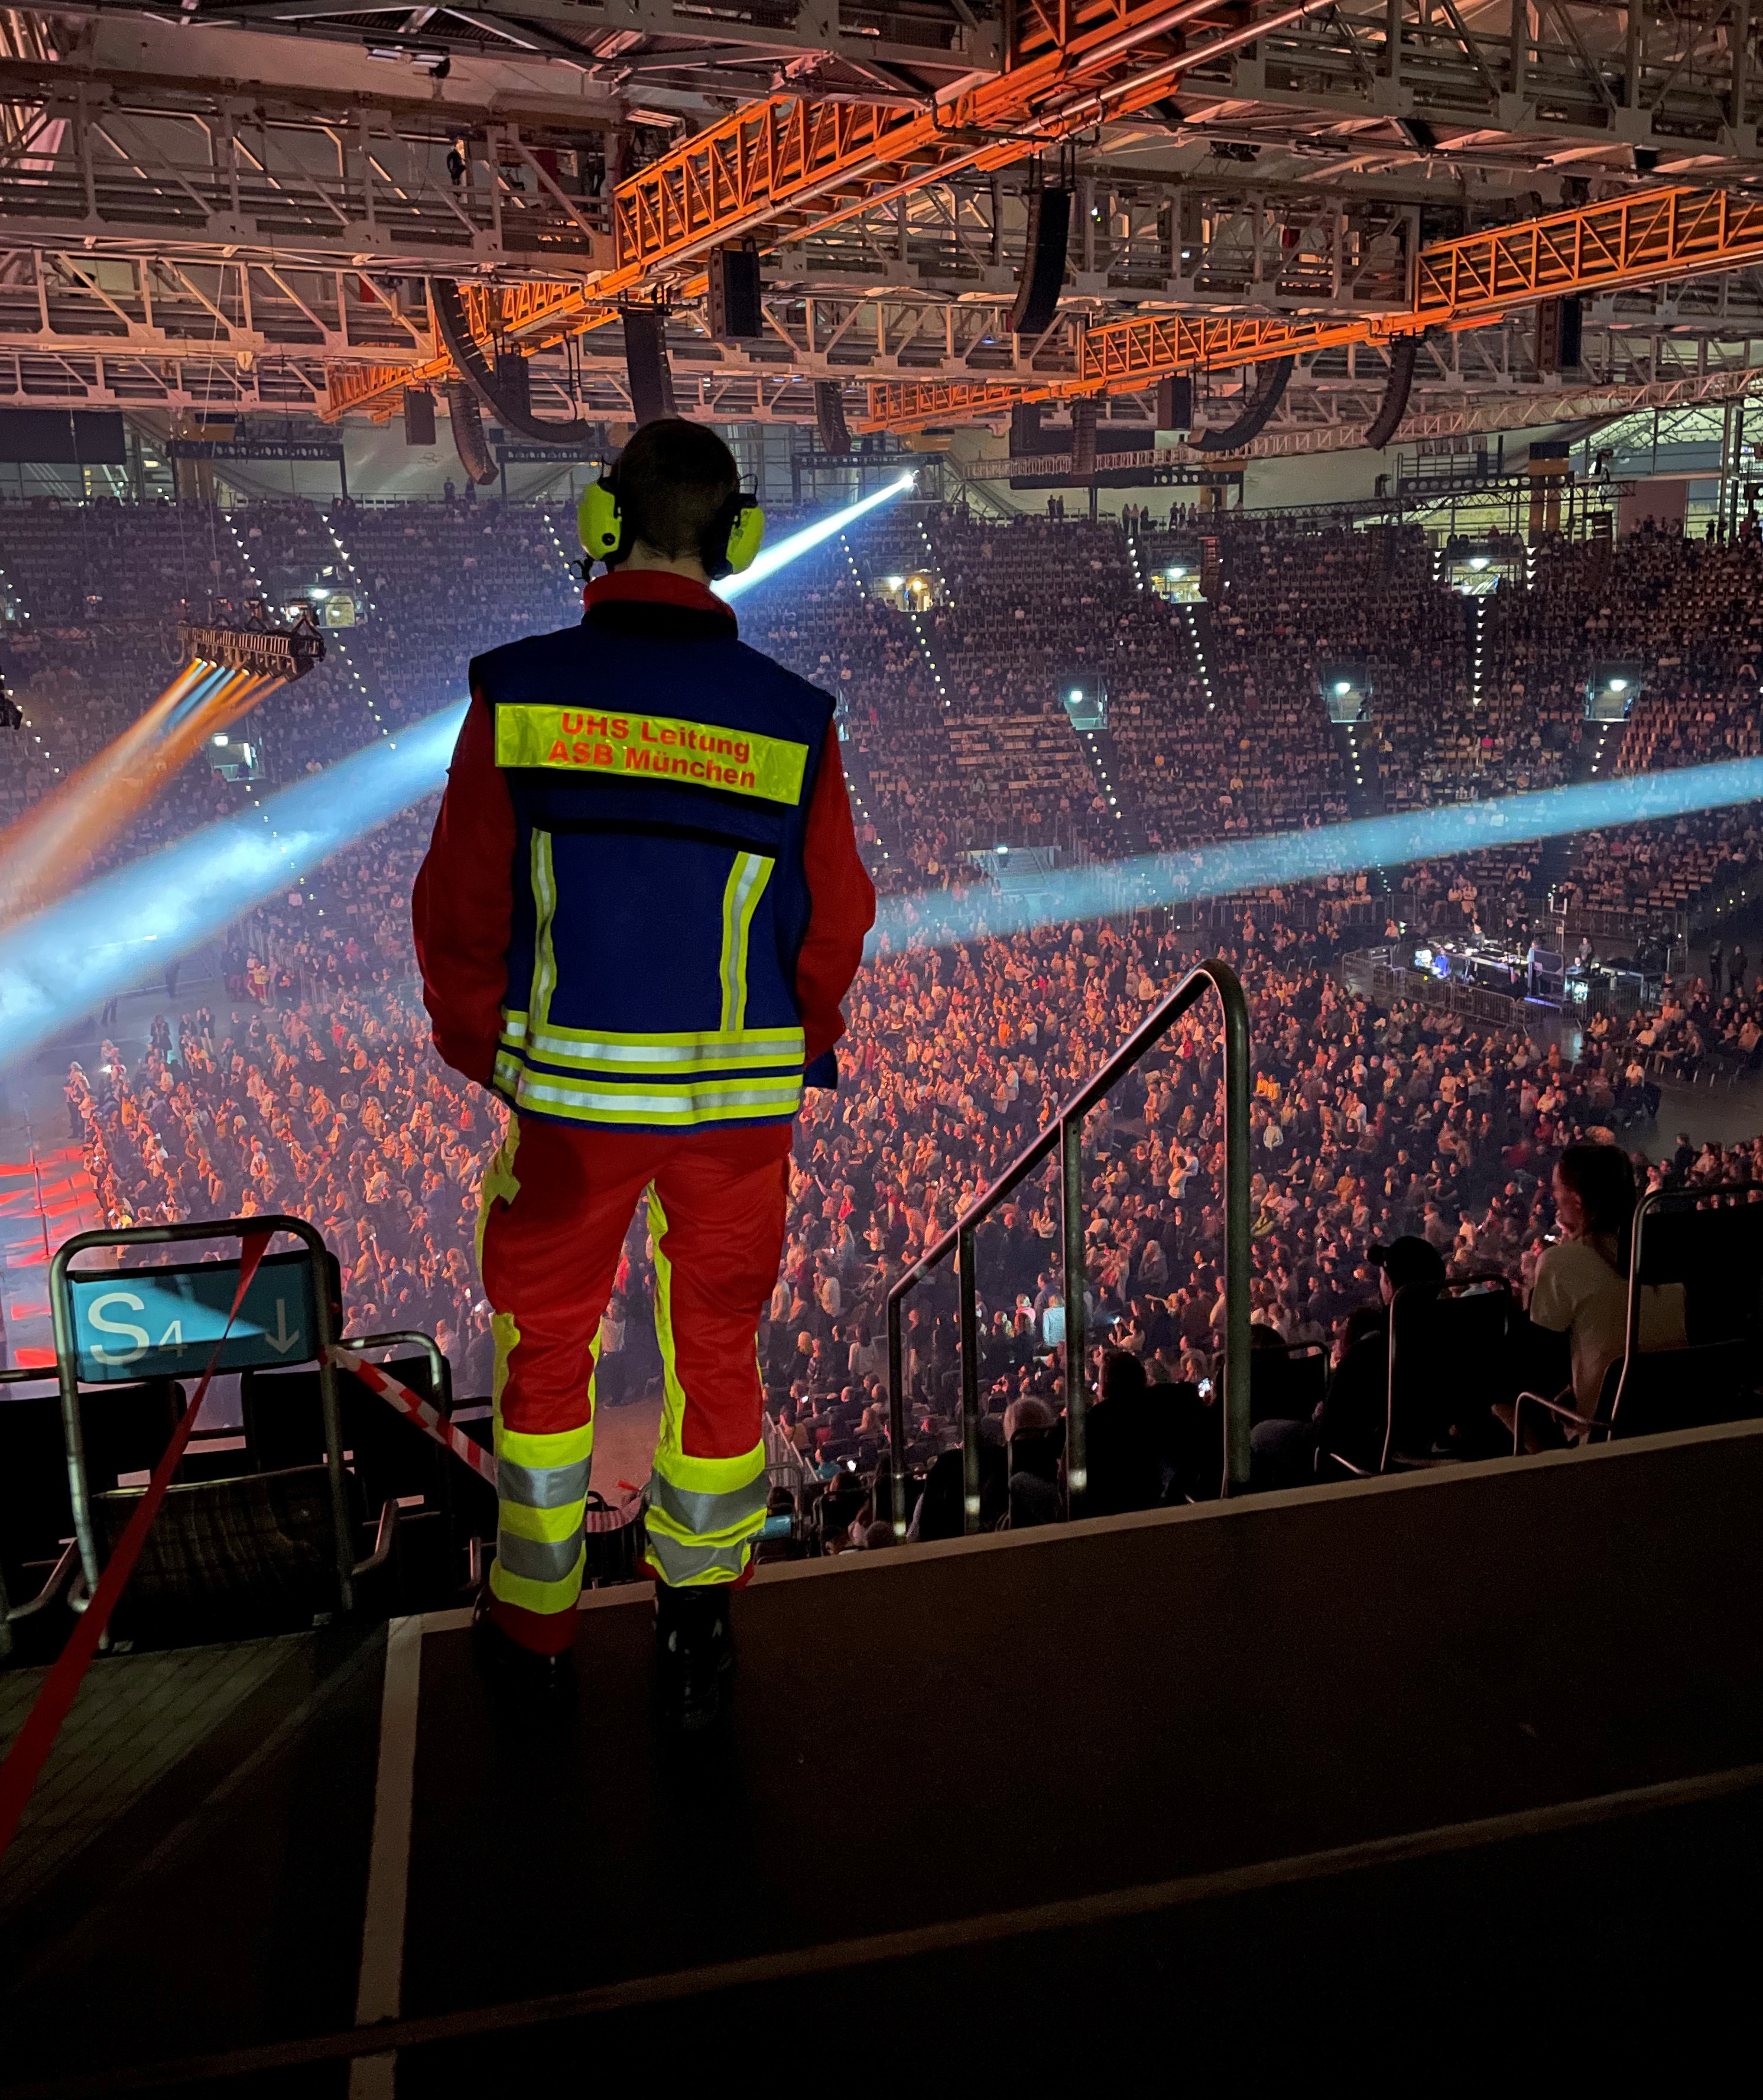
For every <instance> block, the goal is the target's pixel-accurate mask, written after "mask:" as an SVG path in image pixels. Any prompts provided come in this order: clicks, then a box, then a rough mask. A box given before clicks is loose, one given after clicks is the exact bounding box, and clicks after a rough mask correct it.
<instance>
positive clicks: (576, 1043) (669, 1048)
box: [507, 1030, 804, 1070]
mask: <svg viewBox="0 0 1763 2100" xmlns="http://www.w3.org/2000/svg"><path fill="white" fill-rule="evenodd" d="M507 1033H508V1036H509V1041H510V1043H511V1045H512V1043H514V1042H516V1041H522V1042H524V1043H525V1044H526V1047H527V1049H529V1050H530V1051H531V1052H533V1054H534V1055H535V1056H536V1057H553V1058H555V1059H556V1060H557V1061H558V1062H559V1063H561V1064H566V1065H681V1066H683V1067H685V1069H687V1070H690V1069H693V1068H694V1067H696V1066H698V1065H779V1066H781V1067H782V1068H783V1069H784V1070H789V1069H790V1068H791V1066H793V1065H800V1063H801V1061H802V1058H803V1055H804V1040H803V1038H802V1036H801V1035H800V1033H798V1034H796V1035H794V1036H793V1037H791V1039H790V1040H789V1041H788V1042H786V1043H779V1042H778V1041H777V1040H776V1039H772V1040H769V1041H768V1040H766V1039H765V1038H764V1037H760V1038H758V1039H754V1038H752V1037H750V1036H744V1035H731V1036H725V1037H718V1036H714V1035H710V1036H706V1037H705V1038H704V1039H703V1042H702V1043H607V1042H602V1041H600V1040H598V1039H596V1038H594V1037H593V1036H587V1035H557V1034H555V1033H554V1032H551V1031H543V1032H541V1031H540V1030H534V1031H533V1032H532V1033H531V1034H530V1035H522V1036H521V1037H519V1038H516V1037H515V1036H514V1035H513V1030H509V1031H507Z"/></svg>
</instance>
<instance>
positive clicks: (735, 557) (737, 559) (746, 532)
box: [707, 496, 765, 576]
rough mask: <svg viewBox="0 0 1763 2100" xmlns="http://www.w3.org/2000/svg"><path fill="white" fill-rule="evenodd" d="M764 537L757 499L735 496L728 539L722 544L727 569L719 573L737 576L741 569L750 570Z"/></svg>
mask: <svg viewBox="0 0 1763 2100" xmlns="http://www.w3.org/2000/svg"><path fill="white" fill-rule="evenodd" d="M764 541H765V512H764V511H763V510H760V507H759V501H758V499H757V497H756V496H736V497H735V498H734V516H733V517H732V518H730V519H729V531H728V537H727V539H726V540H725V542H724V549H725V552H724V557H723V558H724V559H725V561H726V562H727V563H728V567H727V568H726V569H725V570H723V571H721V573H722V574H723V575H725V576H738V575H739V574H740V573H741V571H742V570H743V569H750V568H751V567H752V566H753V559H754V557H755V556H756V554H758V552H759V550H760V546H761V545H763V544H764ZM707 566H708V565H707Z"/></svg>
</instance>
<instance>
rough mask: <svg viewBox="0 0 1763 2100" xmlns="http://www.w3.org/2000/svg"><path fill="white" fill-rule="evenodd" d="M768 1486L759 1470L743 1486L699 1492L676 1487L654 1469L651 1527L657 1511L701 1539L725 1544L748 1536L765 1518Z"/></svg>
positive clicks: (653, 1527) (706, 1541)
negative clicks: (712, 1491)
mask: <svg viewBox="0 0 1763 2100" xmlns="http://www.w3.org/2000/svg"><path fill="white" fill-rule="evenodd" d="M767 1486H768V1482H767V1480H766V1476H765V1474H764V1473H763V1472H761V1473H760V1475H759V1476H758V1477H757V1479H756V1480H749V1481H748V1482H747V1485H746V1486H745V1487H744V1488H731V1489H729V1490H728V1491H727V1492H726V1493H724V1494H720V1495H711V1494H698V1493H693V1492H692V1491H691V1490H690V1489H686V1488H677V1487H675V1485H673V1483H672V1480H666V1479H663V1476H661V1475H660V1474H659V1473H657V1474H656V1475H655V1477H654V1479H653V1480H651V1481H650V1485H649V1509H650V1518H649V1522H650V1530H651V1531H653V1530H655V1529H656V1526H655V1515H656V1513H657V1512H658V1511H659V1514H660V1515H661V1516H662V1518H663V1520H670V1521H671V1522H672V1524H676V1525H677V1527H678V1528H679V1529H680V1530H681V1531H682V1532H685V1533H686V1534H687V1535H688V1536H689V1537H691V1538H694V1539H696V1540H698V1541H699V1542H700V1543H703V1544H712V1543H714V1544H716V1545H724V1544H728V1543H730V1542H734V1541H737V1540H739V1539H742V1538H751V1537H753V1536H754V1534H755V1533H756V1532H757V1531H758V1530H759V1529H760V1527H761V1526H762V1525H763V1524H764V1523H765V1497H766V1490H767Z"/></svg>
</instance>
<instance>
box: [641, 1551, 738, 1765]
mask: <svg viewBox="0 0 1763 2100" xmlns="http://www.w3.org/2000/svg"><path fill="white" fill-rule="evenodd" d="M732 1670H734V1639H733V1636H732V1635H730V1633H729V1597H728V1588H727V1586H726V1585H725V1584H724V1583H718V1584H716V1586H714V1587H713V1588H708V1589H703V1588H699V1589H690V1590H672V1589H669V1588H668V1586H667V1584H666V1583H664V1582H658V1583H657V1584H656V1585H655V1684H656V1691H657V1692H658V1694H659V1698H660V1701H661V1709H662V1712H663V1714H664V1715H665V1716H666V1718H668V1720H670V1721H671V1722H672V1723H673V1724H674V1726H675V1727H679V1728H683V1729H687V1730H693V1729H698V1728H707V1727H709V1726H710V1724H711V1723H712V1721H714V1720H715V1719H716V1716H717V1715H718V1714H720V1713H721V1711H722V1706H723V1701H724V1700H725V1697H726V1696H727V1683H728V1679H729V1673H730V1672H731V1671H732Z"/></svg>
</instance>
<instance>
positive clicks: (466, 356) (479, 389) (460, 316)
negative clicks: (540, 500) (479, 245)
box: [429, 277, 594, 480]
mask: <svg viewBox="0 0 1763 2100" xmlns="http://www.w3.org/2000/svg"><path fill="white" fill-rule="evenodd" d="M429 303H430V306H432V307H434V325H435V329H436V330H437V332H438V333H439V336H440V338H441V343H442V346H443V348H444V349H445V351H446V352H447V355H448V356H449V357H450V358H452V360H453V363H454V364H455V366H456V368H457V369H458V372H459V375H460V377H461V379H462V380H463V381H464V382H465V385H466V386H469V388H470V390H471V391H472V393H473V395H474V396H475V398H476V400H477V401H478V403H479V404H481V405H482V406H483V407H484V408H487V409H488V410H489V412H490V413H491V415H492V416H494V417H496V420H497V421H498V422H500V423H502V424H504V425H505V426H506V427H507V428H508V429H509V430H518V432H519V433H520V435H522V437H523V438H531V439H532V441H533V443H535V444H540V445H578V446H579V445H583V444H585V443H588V440H589V439H591V438H592V436H593V427H594V426H593V424H592V423H588V422H584V421H583V420H582V418H581V417H579V416H577V417H574V418H572V420H571V421H569V422H567V423H542V422H540V420H539V418H538V417H536V416H535V415H534V414H533V412H532V409H531V405H530V402H531V386H530V375H527V374H525V373H523V374H522V378H521V381H520V382H519V383H520V386H521V389H522V398H521V399H519V400H514V399H509V398H508V397H507V396H506V395H505V394H504V391H503V388H502V386H501V385H500V384H499V383H498V377H497V373H496V372H492V371H491V369H490V363H489V360H488V359H487V357H486V356H485V355H484V354H483V345H482V344H481V343H479V342H478V338H477V337H475V336H474V334H473V333H472V332H471V327H470V324H469V322H468V321H467V320H466V319H465V300H464V299H463V298H461V296H460V290H459V287H458V285H456V284H455V283H454V282H453V280H452V278H451V277H431V278H430V280H429ZM521 361H522V364H524V363H525V362H526V360H525V359H524V358H523V359H522V360H521ZM496 362H497V367H498V370H500V368H501V365H502V363H503V360H501V359H500V358H499V359H498V360H496ZM452 393H453V389H452V382H448V386H447V398H448V399H449V400H451V399H452ZM479 420H480V421H481V420H482V419H481V418H480V419H479ZM460 457H461V460H464V459H465V453H464V452H461V454H460ZM466 471H467V473H470V471H471V470H470V466H469V463H468V464H467V465H466ZM473 479H474V480H481V479H483V477H482V476H481V475H474V476H473Z"/></svg>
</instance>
